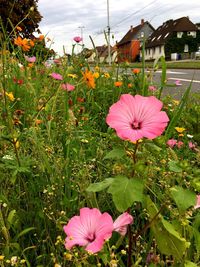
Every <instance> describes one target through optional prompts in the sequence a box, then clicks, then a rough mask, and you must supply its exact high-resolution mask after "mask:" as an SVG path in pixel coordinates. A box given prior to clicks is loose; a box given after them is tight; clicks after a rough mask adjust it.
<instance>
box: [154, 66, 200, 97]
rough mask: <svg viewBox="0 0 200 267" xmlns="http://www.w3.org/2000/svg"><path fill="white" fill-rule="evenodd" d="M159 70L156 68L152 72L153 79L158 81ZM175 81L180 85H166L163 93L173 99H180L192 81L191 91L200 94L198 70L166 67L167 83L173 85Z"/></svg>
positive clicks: (159, 77)
mask: <svg viewBox="0 0 200 267" xmlns="http://www.w3.org/2000/svg"><path fill="white" fill-rule="evenodd" d="M161 75H162V73H161V71H160V70H158V71H156V72H155V73H154V74H153V81H155V82H156V83H158V84H159V83H160V80H161ZM176 81H180V82H179V83H180V84H181V85H179V86H174V87H166V88H164V90H163V95H166V94H170V95H171V96H173V97H174V98H175V99H180V98H181V96H182V95H183V94H184V92H185V90H186V89H187V87H188V86H189V85H190V83H191V81H192V88H191V92H195V93H199V94H200V70H199V69H197V70H192V69H168V70H167V84H170V85H175V82H176Z"/></svg>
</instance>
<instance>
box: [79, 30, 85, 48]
mask: <svg viewBox="0 0 200 267" xmlns="http://www.w3.org/2000/svg"><path fill="white" fill-rule="evenodd" d="M84 28H85V26H79V29H81V39H82V40H81V45H82V50H83V46H84V44H83V29H84Z"/></svg>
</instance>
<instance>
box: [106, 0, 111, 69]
mask: <svg viewBox="0 0 200 267" xmlns="http://www.w3.org/2000/svg"><path fill="white" fill-rule="evenodd" d="M107 23H108V26H107V28H108V64H109V65H111V51H110V14H109V0H107Z"/></svg>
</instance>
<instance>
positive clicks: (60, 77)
mask: <svg viewBox="0 0 200 267" xmlns="http://www.w3.org/2000/svg"><path fill="white" fill-rule="evenodd" d="M51 77H52V78H54V79H55V80H63V77H62V75H60V74H59V73H55V72H53V73H51Z"/></svg>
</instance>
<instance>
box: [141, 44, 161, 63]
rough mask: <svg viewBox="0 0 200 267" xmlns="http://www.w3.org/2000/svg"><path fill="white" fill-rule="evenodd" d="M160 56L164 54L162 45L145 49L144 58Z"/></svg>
mask: <svg viewBox="0 0 200 267" xmlns="http://www.w3.org/2000/svg"><path fill="white" fill-rule="evenodd" d="M161 56H165V49H164V45H162V46H156V47H153V48H146V49H145V60H154V59H157V58H159V57H161Z"/></svg>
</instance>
